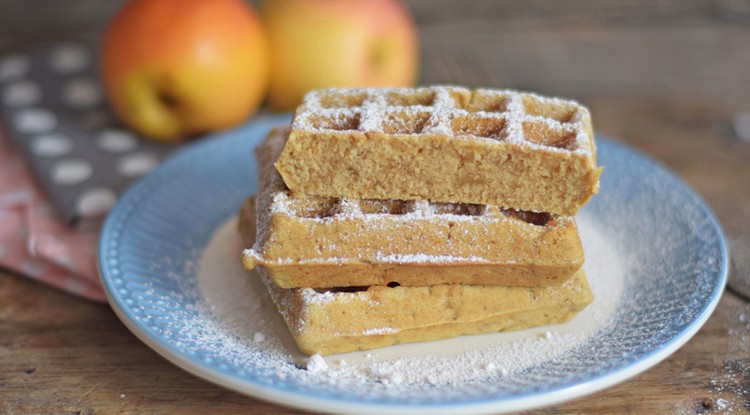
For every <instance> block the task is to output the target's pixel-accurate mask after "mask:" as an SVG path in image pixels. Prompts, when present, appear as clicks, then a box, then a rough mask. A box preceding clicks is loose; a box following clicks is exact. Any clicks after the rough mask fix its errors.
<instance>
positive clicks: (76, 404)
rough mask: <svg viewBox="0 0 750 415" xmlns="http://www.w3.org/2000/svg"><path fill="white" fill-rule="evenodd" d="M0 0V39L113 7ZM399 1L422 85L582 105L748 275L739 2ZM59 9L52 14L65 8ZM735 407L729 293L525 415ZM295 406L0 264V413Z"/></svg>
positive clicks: (94, 23)
mask: <svg viewBox="0 0 750 415" xmlns="http://www.w3.org/2000/svg"><path fill="white" fill-rule="evenodd" d="M37 3H38V2H22V1H15V2H10V1H7V0H6V1H4V2H2V4H3V6H2V7H3V13H2V16H0V28H2V29H0V48H3V47H7V46H9V45H14V44H17V43H19V42H25V41H29V40H31V41H33V40H39V39H45V38H49V37H50V36H57V35H63V34H64V35H71V36H73V35H82V36H96V35H97V34H98V33H99V32H100V31H101V27H102V26H103V24H104V23H103V22H104V21H106V19H107V18H108V16H109V15H110V14H111V13H112V11H113V10H114V9H116V7H117V3H107V4H104V5H103V2H96V1H93V0H85V1H84V0H76V1H70V2H64V4H65V5H64V6H63V5H62V4H63V2H59V3H60V4H58V2H50V3H49V4H48V5H46V6H47V7H46V8H45V9H43V10H44V12H43V13H41V12H40V10H39V9H37V10H36V11H37V12H33V11H34V10H33V8H34V6H37V7H38V4H37ZM562 3H563V2H555V1H541V2H529V3H525V4H518V3H513V4H507V3H506V2H490V1H475V2H452V1H448V0H441V1H428V0H412V1H411V2H410V4H411V7H412V10H413V12H414V15H415V18H416V20H417V22H418V23H419V25H420V35H421V39H422V50H423V75H422V82H423V83H433V82H451V83H460V84H466V85H470V86H477V85H487V86H503V87H515V88H526V89H533V90H538V91H540V92H542V93H549V94H560V95H565V96H572V97H576V98H579V99H581V100H582V101H584V102H585V103H586V104H588V105H589V106H590V107H591V110H592V113H593V116H594V120H595V125H596V128H597V131H598V132H599V133H603V134H606V135H608V136H610V137H613V138H615V139H617V140H619V141H622V142H625V143H627V144H629V145H631V146H634V147H636V148H638V149H639V150H641V151H643V152H644V153H647V154H649V155H651V156H653V157H655V158H657V159H658V160H660V161H661V162H663V163H664V164H666V165H667V166H668V167H669V168H671V169H673V170H674V171H675V172H676V173H677V174H678V175H679V176H681V177H682V178H683V179H684V180H685V181H686V182H687V183H689V184H690V185H691V186H693V187H694V188H695V189H696V190H697V191H698V193H700V194H701V195H702V196H703V197H704V198H705V200H706V201H707V202H708V203H709V205H710V206H711V207H712V208H713V209H714V211H715V212H716V214H717V216H718V217H719V219H720V221H721V222H722V224H723V226H724V229H725V233H726V235H727V237H728V240H729V242H730V251H731V253H732V258H733V261H732V267H731V270H730V279H733V278H738V277H740V276H742V275H744V276H746V277H747V276H748V274H750V219H748V218H750V142H745V141H742V140H740V139H739V138H738V137H737V136H736V134H735V132H734V130H733V128H732V122H733V119H734V118H735V116H736V115H737V114H739V113H740V112H741V111H750V25H748V22H750V2H747V1H742V0H737V1H713V2H712V1H697V0H694V1H684V2H683V1H672V2H670V1H665V2H660V3H659V4H652V2H647V1H628V2H616V3H615V2H613V3H606V4H605V3H600V2H575V3H572V2H565V4H564V5H563V4H562ZM66 11H67V12H66ZM730 410H731V411H732V413H748V412H750V305H749V304H748V301H747V299H744V298H742V297H740V296H738V295H736V294H735V293H734V292H732V291H731V290H729V291H727V292H725V294H724V296H723V298H722V300H721V302H720V304H719V306H718V308H717V310H716V312H715V313H714V315H713V316H712V317H711V318H710V320H709V321H708V323H707V324H706V325H705V326H704V327H703V328H702V329H701V330H700V331H699V332H698V334H697V335H696V336H695V337H694V338H693V339H692V340H691V341H690V342H688V343H687V344H686V345H685V346H683V347H682V348H681V349H680V350H678V351H677V352H676V353H675V354H673V355H672V356H670V357H669V358H667V359H666V360H665V361H663V362H662V363H660V364H659V365H657V366H655V367H654V368H652V369H650V370H648V371H646V372H645V373H643V374H641V375H638V376H636V377H634V378H632V379H630V380H628V381H626V382H623V383H621V384H619V385H617V386H614V387H612V388H610V389H607V390H605V391H603V392H600V393H597V394H595V395H592V396H588V397H584V398H580V399H577V400H574V401H572V402H568V403H564V404H561V405H558V406H555V407H551V408H547V409H542V410H538V411H533V413H540V414H581V413H585V414H609V413H637V414H641V413H648V414H675V413H678V414H694V413H695V414H700V413H726V412H729V411H730ZM216 412H221V413H244V414H249V413H252V414H267V413H276V414H296V413H301V412H299V411H296V410H291V409H287V408H283V407H280V406H276V405H273V404H268V403H264V402H262V401H259V400H256V399H253V398H248V397H245V396H242V395H239V394H237V393H234V392H230V391H227V390H224V389H222V388H220V387H217V386H214V385H212V384H209V383H207V382H205V381H203V380H201V379H198V378H196V377H194V376H192V375H190V374H188V373H186V372H184V371H182V370H181V369H179V368H177V367H175V366H173V365H172V364H170V363H169V362H167V361H166V360H165V359H163V358H162V357H160V356H159V355H157V354H156V353H155V352H153V351H152V350H151V349H149V348H148V347H147V346H145V345H144V344H142V343H141V342H140V341H139V340H137V339H136V338H135V336H133V335H132V334H131V333H130V332H129V331H128V330H127V329H126V328H125V327H124V326H123V324H122V323H121V322H120V321H119V320H118V319H117V317H115V315H114V313H113V312H112V311H111V310H110V308H109V307H108V306H107V305H103V304H94V303H90V302H87V301H84V300H80V299H77V298H74V297H71V296H69V295H67V294H63V293H61V292H58V291H55V290H53V289H50V288H48V287H46V286H42V285H39V284H37V283H35V282H33V281H31V280H28V279H26V278H24V277H22V276H18V275H14V274H12V273H8V272H4V271H0V413H9V414H17V413H18V414H21V413H59V414H68V413H70V414H95V413H96V414H101V413H106V414H109V413H148V414H151V413H184V414H191V413H216Z"/></svg>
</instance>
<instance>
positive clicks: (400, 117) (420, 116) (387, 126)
mask: <svg viewBox="0 0 750 415" xmlns="http://www.w3.org/2000/svg"><path fill="white" fill-rule="evenodd" d="M429 119H430V113H429V112H427V111H418V112H411V111H407V112H402V111H399V112H388V113H386V115H385V117H384V118H383V125H382V127H383V132H384V133H386V134H419V133H421V132H422V130H423V129H424V127H425V125H426V124H427V121H428V120H429Z"/></svg>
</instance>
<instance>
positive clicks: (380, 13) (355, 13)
mask: <svg viewBox="0 0 750 415" xmlns="http://www.w3.org/2000/svg"><path fill="white" fill-rule="evenodd" d="M261 17H262V18H263V21H264V22H265V24H266V33H267V34H268V39H269V45H270V50H271V84H270V87H269V95H268V101H269V103H270V105H271V106H272V107H273V108H275V109H291V108H294V107H295V106H296V105H298V104H299V102H300V101H301V99H302V96H303V95H304V94H305V92H307V91H309V90H311V89H318V88H326V87H396V86H410V85H413V84H414V82H415V80H416V76H417V71H418V66H419V63H418V50H417V49H418V47H417V36H416V33H415V32H416V31H415V26H414V23H413V21H412V20H411V17H410V16H409V14H408V13H407V10H406V9H405V8H404V7H403V5H402V4H401V3H400V2H399V1H398V0H268V1H265V2H264V3H262V5H261Z"/></svg>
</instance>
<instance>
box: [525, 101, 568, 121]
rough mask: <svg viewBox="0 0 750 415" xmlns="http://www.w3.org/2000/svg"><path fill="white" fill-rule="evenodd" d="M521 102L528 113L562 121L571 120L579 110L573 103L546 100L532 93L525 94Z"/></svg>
mask: <svg viewBox="0 0 750 415" xmlns="http://www.w3.org/2000/svg"><path fill="white" fill-rule="evenodd" d="M521 102H522V103H523V110H524V112H525V113H526V114H527V115H531V116H538V117H544V118H549V119H552V120H555V121H557V122H561V123H567V122H570V120H571V118H573V115H575V113H576V111H577V110H578V109H577V108H576V106H575V105H574V104H572V103H561V102H555V103H553V102H546V101H545V100H542V99H539V98H538V97H535V96H532V95H524V96H523V97H522V98H521Z"/></svg>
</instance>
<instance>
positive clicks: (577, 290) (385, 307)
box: [260, 269, 593, 355]
mask: <svg viewBox="0 0 750 415" xmlns="http://www.w3.org/2000/svg"><path fill="white" fill-rule="evenodd" d="M260 272H261V275H262V278H263V282H264V283H265V285H266V287H267V288H268V291H269V293H270V294H271V299H272V300H273V302H274V303H275V304H276V307H277V309H278V310H279V312H280V313H281V315H282V317H283V318H284V321H286V324H287V326H288V327H289V330H290V331H291V333H292V337H294V340H295V341H296V342H297V346H298V347H299V349H300V350H301V351H302V352H303V353H306V354H308V355H311V354H315V353H317V354H321V355H329V354H334V353H346V352H352V351H355V350H366V349H374V348H377V347H384V346H391V345H394V344H402V343H411V342H421V341H429V340H438V339H446V338H450V337H457V336H461V335H465V334H480V333H491V332H498V331H511V330H521V329H525V328H529V327H536V326H544V325H548V324H557V323H563V322H566V321H568V320H570V319H571V318H573V316H575V315H576V314H577V313H578V312H579V311H581V310H583V309H584V308H585V307H586V306H587V305H588V304H589V303H591V301H592V300H593V295H592V294H591V290H590V289H589V285H588V282H587V281H586V277H585V276H584V274H583V271H579V272H578V273H576V275H575V276H574V277H573V278H571V279H570V280H568V281H566V282H565V283H564V284H563V285H560V286H554V287H542V288H525V287H499V286H479V285H450V284H443V285H434V286H430V287H393V288H391V287H387V286H371V287H367V288H363V289H362V290H360V291H352V290H351V289H349V288H346V289H343V290H335V289H331V290H320V289H317V290H316V289H312V288H291V289H290V288H279V287H278V286H277V285H276V284H274V283H273V282H272V281H271V280H270V278H269V277H268V275H267V274H266V271H265V270H264V269H261V271H260Z"/></svg>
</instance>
